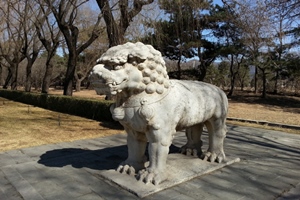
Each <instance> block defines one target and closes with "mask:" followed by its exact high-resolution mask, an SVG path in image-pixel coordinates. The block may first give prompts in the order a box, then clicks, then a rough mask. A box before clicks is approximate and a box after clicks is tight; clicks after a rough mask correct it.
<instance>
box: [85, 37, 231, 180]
mask: <svg viewBox="0 0 300 200" xmlns="http://www.w3.org/2000/svg"><path fill="white" fill-rule="evenodd" d="M97 63H98V64H97V65H96V66H95V67H94V68H93V71H92V73H91V76H90V80H91V84H92V85H93V86H94V87H95V89H96V91H98V92H99V91H106V92H109V93H110V94H111V95H115V96H116V103H115V104H113V105H112V106H111V113H112V117H113V118H114V119H115V120H116V121H119V122H120V123H121V124H122V125H123V126H124V128H125V131H126V132H127V134H128V137H127V145H128V158H127V159H126V160H125V161H124V162H122V163H121V164H120V165H119V167H118V169H117V171H119V172H121V173H125V174H135V173H137V172H138V179H139V180H142V181H144V182H145V183H153V184H154V185H157V184H159V183H160V182H162V181H164V180H165V179H166V178H167V176H168V175H167V174H168V169H167V168H166V162H167V155H168V152H169V147H170V145H171V144H172V140H173V138H174V135H175V133H176V132H177V131H178V130H182V129H185V130H186V136H187V143H186V144H185V145H183V146H182V148H181V152H182V153H183V154H186V155H192V156H194V157H200V158H202V159H203V160H205V161H210V162H219V163H221V162H222V161H223V160H224V159H225V153H224V150H223V141H224V138H225V135H226V132H227V128H226V124H225V121H226V116H227V111H228V100H227V97H226V95H225V94H224V92H223V91H222V90H221V89H219V88H217V87H216V86H213V85H210V84H207V83H203V82H197V81H178V80H169V77H168V74H167V70H166V66H165V62H164V60H163V58H162V56H161V53H160V52H159V51H157V50H155V49H154V48H153V47H152V46H150V45H144V44H142V43H139V42H138V43H135V44H133V43H126V44H124V45H119V46H115V47H112V48H110V49H109V50H108V51H107V52H106V53H104V54H103V55H102V56H101V58H100V59H98V60H97ZM103 88H106V89H103ZM203 126H206V128H207V130H208V132H209V142H208V144H209V145H208V149H207V151H206V152H202V148H201V147H202V141H201V134H202V129H203ZM147 142H148V143H149V144H148V149H149V151H148V153H149V166H148V167H146V168H145V161H146V159H145V150H146V146H147Z"/></svg>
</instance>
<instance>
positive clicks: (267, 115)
mask: <svg viewBox="0 0 300 200" xmlns="http://www.w3.org/2000/svg"><path fill="white" fill-rule="evenodd" d="M51 94H62V91H60V90H57V91H56V90H52V91H51ZM73 96H78V97H87V98H96V99H101V98H103V96H98V95H96V92H95V91H93V90H83V91H81V92H74V94H73ZM299 114H300V98H299V97H298V98H297V97H282V96H272V97H270V98H269V99H266V100H262V99H260V98H259V97H257V96H256V95H245V94H241V95H237V96H236V97H234V98H232V99H230V100H229V117H233V118H243V119H250V120H260V121H269V122H276V123H283V124H291V125H298V126H300V115H299ZM228 123H230V124H236V125H243V126H251V127H259V128H266V129H274V130H281V131H285V132H290V133H299V130H298V131H296V130H289V129H282V128H274V127H268V126H263V125H257V124H249V123H241V122H232V121H231V122H228ZM0 127H1V129H0V138H1V140H0V151H7V150H10V149H18V148H24V147H30V146H38V145H43V144H49V143H58V142H66V141H74V140H79V139H87V138H96V137H103V136H107V135H111V134H116V133H124V131H123V130H120V129H117V127H116V125H115V124H101V123H99V122H97V121H94V120H89V119H85V118H81V117H77V116H72V115H66V114H61V113H57V112H52V111H48V110H44V109H41V108H37V107H33V106H28V105H25V104H21V103H16V102H12V101H7V100H4V99H1V98H0ZM112 127H114V128H112Z"/></svg>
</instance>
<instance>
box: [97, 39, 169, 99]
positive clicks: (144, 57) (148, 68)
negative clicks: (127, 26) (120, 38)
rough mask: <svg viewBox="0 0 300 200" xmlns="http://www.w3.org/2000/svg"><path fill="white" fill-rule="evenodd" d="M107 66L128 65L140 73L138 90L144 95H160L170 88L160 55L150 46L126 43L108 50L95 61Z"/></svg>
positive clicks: (139, 43)
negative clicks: (140, 78)
mask: <svg viewBox="0 0 300 200" xmlns="http://www.w3.org/2000/svg"><path fill="white" fill-rule="evenodd" d="M97 63H99V64H100V63H101V64H104V65H107V66H123V65H124V64H126V63H130V64H132V65H133V66H135V67H136V68H137V69H138V70H139V71H141V73H142V76H143V79H142V82H141V83H140V84H139V88H143V89H144V90H145V92H146V93H148V94H153V93H158V94H162V93H164V91H166V90H167V89H168V88H169V87H170V82H169V76H168V73H167V70H166V65H165V61H164V60H163V58H162V56H161V53H160V52H159V51H157V50H155V49H154V48H153V47H152V46H151V45H144V44H143V43H141V42H137V43H130V42H128V43H126V44H123V45H118V46H115V47H112V48H110V49H108V50H107V51H106V52H105V53H104V54H103V55H102V56H101V58H99V59H98V60H97Z"/></svg>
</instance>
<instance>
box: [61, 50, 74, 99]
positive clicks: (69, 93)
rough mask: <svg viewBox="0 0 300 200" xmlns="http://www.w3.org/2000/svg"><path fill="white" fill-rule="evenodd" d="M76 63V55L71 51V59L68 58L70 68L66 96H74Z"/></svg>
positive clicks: (67, 74)
mask: <svg viewBox="0 0 300 200" xmlns="http://www.w3.org/2000/svg"><path fill="white" fill-rule="evenodd" d="M69 50H70V49H69ZM74 50H75V49H74ZM76 62H77V55H76V53H75V52H72V51H70V52H69V58H68V68H67V72H66V77H65V81H64V95H67V96H72V94H73V80H74V75H75V69H76Z"/></svg>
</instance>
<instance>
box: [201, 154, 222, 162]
mask: <svg viewBox="0 0 300 200" xmlns="http://www.w3.org/2000/svg"><path fill="white" fill-rule="evenodd" d="M201 159H202V160H204V161H209V162H217V163H221V162H222V161H223V160H225V154H224V153H222V152H220V153H215V152H210V151H208V152H206V153H203V154H202V155H201Z"/></svg>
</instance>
